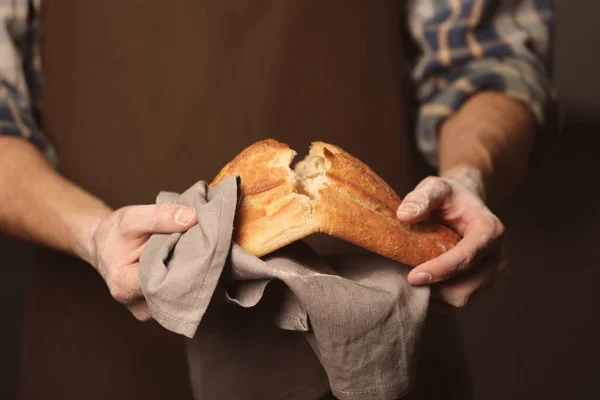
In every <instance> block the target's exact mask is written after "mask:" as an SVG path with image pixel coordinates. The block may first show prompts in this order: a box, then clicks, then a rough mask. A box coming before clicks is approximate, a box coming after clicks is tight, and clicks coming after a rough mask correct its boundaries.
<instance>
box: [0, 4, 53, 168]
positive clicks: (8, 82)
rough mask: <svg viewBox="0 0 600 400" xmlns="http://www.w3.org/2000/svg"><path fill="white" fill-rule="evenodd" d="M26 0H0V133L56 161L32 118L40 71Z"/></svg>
mask: <svg viewBox="0 0 600 400" xmlns="http://www.w3.org/2000/svg"><path fill="white" fill-rule="evenodd" d="M30 1H33V0H30ZM30 1H28V0H0V135H11V136H18V137H22V138H24V139H27V140H28V141H30V142H31V143H32V144H33V145H35V146H36V147H37V148H38V149H40V151H42V152H43V153H44V154H45V155H46V156H47V157H48V158H49V159H50V160H51V161H53V162H56V157H55V155H54V150H53V147H52V145H51V144H50V143H49V141H48V140H47V138H46V137H45V136H44V135H43V133H42V131H41V129H40V128H39V125H38V123H37V122H36V120H35V118H34V109H37V107H38V106H39V105H40V104H41V101H40V100H41V88H42V84H41V82H42V74H41V71H40V68H39V57H38V56H37V54H36V52H35V49H36V46H37V44H36V40H35V39H36V37H35V33H36V21H35V19H34V18H31V17H32V16H31V14H30V13H31V12H33V11H34V10H35V8H34V7H33V5H34V3H33V2H32V3H30Z"/></svg>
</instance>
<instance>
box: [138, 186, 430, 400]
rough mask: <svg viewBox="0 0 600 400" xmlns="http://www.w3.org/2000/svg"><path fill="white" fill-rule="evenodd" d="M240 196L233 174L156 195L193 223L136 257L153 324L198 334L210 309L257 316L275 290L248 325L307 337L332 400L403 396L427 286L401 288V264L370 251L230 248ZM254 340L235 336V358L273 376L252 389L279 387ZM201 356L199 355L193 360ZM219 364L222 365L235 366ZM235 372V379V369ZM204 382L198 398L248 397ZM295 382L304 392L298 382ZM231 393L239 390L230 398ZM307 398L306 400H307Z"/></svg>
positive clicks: (156, 238)
mask: <svg viewBox="0 0 600 400" xmlns="http://www.w3.org/2000/svg"><path fill="white" fill-rule="evenodd" d="M239 199H240V191H239V186H238V180H237V179H236V178H235V177H230V178H227V179H225V180H223V181H222V182H221V183H219V184H218V185H217V186H215V187H214V188H212V189H209V188H208V185H207V184H206V183H205V182H202V181H201V182H198V183H196V184H195V185H194V186H192V187H191V188H190V189H188V190H187V191H186V192H184V193H183V194H181V195H179V194H176V193H170V192H162V193H160V194H159V196H158V198H157V202H158V203H176V204H181V205H185V206H189V207H194V208H195V210H196V213H197V216H198V224H197V225H196V226H194V227H192V228H191V229H190V230H188V231H187V232H185V233H182V234H181V233H174V234H156V235H153V236H152V237H151V238H150V240H149V242H148V243H147V245H146V247H145V249H144V251H143V253H142V255H141V258H140V281H141V285H142V289H143V292H144V296H145V297H146V299H147V301H148V304H149V306H150V311H151V313H152V316H153V318H154V319H155V320H156V321H157V322H158V323H160V324H161V325H162V326H164V327H165V328H166V329H168V330H171V331H173V332H176V333H179V334H182V335H185V336H187V337H188V338H193V337H194V335H195V334H196V332H197V330H198V331H201V330H202V329H199V325H200V324H201V323H202V321H203V317H204V316H205V314H206V313H207V311H208V314H210V310H208V309H209V308H211V307H212V308H215V309H219V307H223V304H228V305H227V306H226V307H230V308H231V307H236V308H238V311H236V312H234V313H233V314H237V315H238V316H237V317H234V318H237V319H240V320H241V319H244V315H251V312H252V310H258V309H259V306H260V305H261V302H262V303H266V302H267V300H266V298H267V297H269V296H267V295H268V293H269V291H272V292H277V293H278V294H277V296H276V297H275V298H276V301H275V303H274V305H273V306H272V307H268V308H263V309H260V313H261V318H255V319H256V323H257V324H258V323H260V324H263V325H264V324H265V322H264V321H265V319H264V318H262V317H264V316H265V315H264V314H265V313H268V314H270V315H267V316H266V317H267V318H268V321H271V323H272V324H274V326H273V328H275V327H276V328H275V329H280V330H286V331H296V333H293V332H290V333H289V334H291V335H294V338H295V339H298V337H299V338H301V339H298V340H303V341H307V342H308V344H309V345H310V347H311V348H312V350H313V351H314V355H316V358H317V359H318V362H319V363H320V365H321V366H322V369H323V370H324V372H325V374H326V377H327V380H328V384H329V386H330V387H331V390H332V392H333V394H334V395H335V396H336V397H337V398H339V399H342V400H344V399H352V400H357V399H381V400H391V399H396V398H399V397H401V396H403V395H405V394H407V392H408V391H409V389H410V384H411V382H412V379H413V377H414V372H415V371H414V370H415V368H416V355H417V352H418V351H417V350H418V343H419V337H420V333H421V329H422V327H423V325H424V322H425V318H426V314H427V307H428V303H429V290H428V289H427V288H423V287H413V286H411V285H409V284H408V282H407V280H406V275H407V273H408V271H407V268H406V267H405V266H403V265H401V264H398V263H396V262H394V261H392V260H389V259H386V258H383V257H380V256H377V255H359V256H337V257H321V256H319V255H317V254H316V253H315V252H314V251H312V249H311V248H310V247H309V246H307V245H306V244H304V243H302V242H297V243H294V244H292V245H290V246H288V247H286V248H284V249H281V250H278V251H276V252H274V253H272V254H270V255H268V256H266V257H263V258H262V259H260V258H257V257H255V256H253V255H251V254H249V253H248V252H246V251H245V250H243V249H242V248H241V247H240V246H238V245H237V244H236V243H234V242H232V233H233V226H234V216H235V211H236V207H237V204H238V201H239ZM233 314H232V313H226V312H223V313H221V312H219V313H218V315H216V316H213V317H212V319H213V320H218V319H219V318H221V319H225V318H230V317H231V316H232V315H233ZM209 319H210V318H209ZM259 319H260V320H261V321H260V322H258V320H259ZM249 321H250V322H248V321H245V322H244V324H245V325H244V328H243V330H240V331H239V335H240V336H244V335H248V334H249V333H248V332H252V331H253V329H251V328H250V329H249V328H248V324H252V319H250V320H249ZM233 323H234V324H235V321H234V322H233ZM206 324H208V326H207V327H205V326H202V328H205V330H206V329H208V330H211V329H212V328H211V326H212V325H211V323H209V322H206ZM213 325H214V326H215V328H214V329H213V330H221V329H222V328H220V327H218V325H219V322H217V323H214V324H213ZM234 332H237V331H234ZM198 336H202V335H200V334H199V335H198ZM213 336H219V339H218V340H217V341H216V342H215V341H213V343H218V346H221V347H222V349H214V348H213V349H210V350H211V351H212V352H213V353H214V352H215V351H217V352H218V351H219V350H222V351H223V352H226V351H228V350H229V347H231V346H229V345H228V344H227V342H226V341H225V342H224V341H223V336H226V335H225V334H221V333H219V332H216V333H215V335H213ZM230 336H235V333H234V334H233V335H231V334H230ZM255 336H256V337H253V338H251V339H248V337H245V338H243V340H253V341H254V342H252V344H250V345H245V346H244V347H242V348H247V349H248V355H250V354H251V353H252V354H253V355H252V357H253V358H254V359H252V360H248V359H244V357H245V354H244V351H240V349H239V347H240V346H238V348H237V350H236V356H237V357H238V358H240V359H244V360H243V363H244V364H248V362H249V365H250V366H251V367H252V366H253V367H255V369H254V374H255V375H256V371H268V372H265V373H266V374H269V375H272V376H266V377H262V378H266V380H265V381H261V380H260V379H254V381H253V383H252V384H254V385H256V384H257V382H263V383H261V384H264V382H272V383H273V386H277V384H278V383H279V382H284V381H285V379H284V378H283V376H284V375H285V373H286V371H285V369H286V365H281V364H279V365H276V366H275V367H274V368H269V365H268V364H269V363H272V362H273V361H274V360H275V358H274V359H272V360H270V359H269V357H268V355H266V356H265V354H264V352H263V353H261V354H262V357H257V356H256V355H255V353H256V351H254V352H253V351H252V349H251V348H252V347H256V349H259V348H261V346H265V343H262V344H261V343H259V342H260V341H261V337H260V334H259V335H255ZM302 336H303V339H302ZM235 340H238V339H236V338H233V339H232V343H233V341H235ZM264 340H265V341H268V343H267V344H266V346H268V347H269V349H270V350H269V351H272V350H273V349H275V350H277V346H278V342H277V340H273V338H272V337H269V338H266V337H265V338H264ZM213 347H214V346H213ZM209 353H210V352H206V354H209ZM202 354H203V353H202V352H201V351H200V352H197V353H196V356H197V357H202ZM314 355H311V357H314ZM227 360H228V359H227V358H226V357H224V358H223V359H222V361H223V362H229V363H235V360H231V359H229V361H227ZM278 361H280V360H278ZM290 362H292V361H291V360H290ZM190 363H191V364H192V365H193V362H190ZM259 364H266V365H259ZM309 364H310V363H308V364H307V365H309ZM213 365H214V363H213ZM312 365H313V366H311V367H310V368H315V367H314V365H317V366H318V367H319V368H321V367H320V366H319V365H318V364H315V363H313V364H312ZM295 367H296V368H297V367H298V366H297V365H295ZM215 368H217V367H215ZM217 369H218V368H217ZM223 371H227V369H223ZM193 373H194V370H193V368H192V375H193ZM213 373H214V371H213ZM265 373H262V372H261V374H263V375H264V374H265ZM278 374H281V375H282V378H281V379H279V377H278ZM236 375H238V377H239V376H240V375H241V374H240V371H237V372H236ZM313 375H315V376H318V373H317V374H313ZM295 376H296V377H297V376H298V375H297V374H296V375H295ZM236 379H237V378H236ZM193 380H194V376H192V381H193ZM213 380H214V379H213ZM242 380H243V379H242ZM203 385H204V386H203V389H202V390H203V391H204V392H205V393H212V395H210V397H206V398H214V399H218V398H227V399H230V398H231V399H233V398H254V397H252V395H251V394H250V393H252V388H250V387H243V385H240V387H238V388H235V385H233V386H231V387H227V388H223V389H221V390H209V389H207V390H205V389H204V388H205V387H206V383H204V384H203ZM285 385H287V386H289V383H286V384H285ZM302 385H304V386H305V387H309V386H310V385H309V384H307V383H306V382H303V383H302ZM288 389H289V387H288ZM195 390H196V389H195ZM235 390H238V391H240V390H241V391H243V393H238V394H236V393H234V392H233V391H235ZM261 390H262V389H261ZM217 393H219V394H217ZM257 393H263V394H262V398H265V399H267V398H268V399H271V398H286V399H287V398H299V399H300V398H303V397H302V396H301V395H299V396H292V395H290V393H289V390H287V391H285V390H279V391H277V393H278V394H277V395H275V394H273V393H274V392H271V394H269V395H265V393H267V392H265V391H259V392H257ZM219 396H221V397H219ZM257 396H258V395H257ZM278 396H279V397H278ZM311 396H313V397H312V398H314V394H311ZM256 398H259V397H256ZM305 398H309V397H305Z"/></svg>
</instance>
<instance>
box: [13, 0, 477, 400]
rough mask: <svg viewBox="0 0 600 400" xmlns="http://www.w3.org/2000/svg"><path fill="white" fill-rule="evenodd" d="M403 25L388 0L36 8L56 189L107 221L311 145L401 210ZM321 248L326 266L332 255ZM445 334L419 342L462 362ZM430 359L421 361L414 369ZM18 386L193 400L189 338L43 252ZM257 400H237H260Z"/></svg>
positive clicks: (61, 1) (89, 272) (450, 364)
mask: <svg viewBox="0 0 600 400" xmlns="http://www.w3.org/2000/svg"><path fill="white" fill-rule="evenodd" d="M401 9H402V3H401V2H398V1H392V0H385V1H384V0H382V1H359V0H350V1H349V0H329V1H322V0H285V1H281V0H264V1H262V0H237V1H233V0H231V1H208V0H198V1H191V0H186V1H184V0H182V1H171V2H165V1H160V0H144V1H141V0H139V1H134V0H128V1H117V0H105V1H76V0H51V1H48V2H46V4H45V5H44V7H43V11H42V25H41V28H42V39H43V41H42V50H43V60H44V69H45V74H46V94H45V121H44V123H45V130H46V132H47V133H48V135H49V137H50V139H51V140H52V142H53V143H54V144H55V146H56V148H57V151H58V154H59V158H60V169H61V172H62V173H63V174H64V175H65V176H67V177H68V178H69V179H72V180H73V181H74V182H76V183H78V184H79V185H81V186H82V187H84V188H85V189H87V190H89V191H90V192H92V193H94V194H95V195H97V196H99V197H100V198H102V199H103V200H105V201H106V202H107V203H108V204H109V205H111V206H112V207H115V208H117V207H121V206H124V205H128V204H147V203H152V202H154V198H155V196H156V194H157V193H158V192H159V191H161V190H173V191H178V192H181V191H183V190H185V189H186V188H187V187H189V186H190V185H191V184H192V183H194V182H196V181H197V180H199V179H205V180H209V179H211V178H212V177H213V176H214V175H215V174H216V173H217V171H218V170H219V169H220V167H222V165H223V164H224V163H225V162H226V161H228V160H229V159H230V158H232V157H233V156H234V155H235V154H237V153H238V152H239V151H240V150H241V149H242V148H244V147H245V146H247V145H249V144H251V143H253V142H255V141H257V140H260V139H264V138H267V137H272V138H275V139H278V140H280V141H283V142H286V143H289V144H290V145H291V146H292V147H293V148H295V149H296V150H298V152H299V153H301V155H303V154H302V153H303V152H305V151H306V150H307V148H308V145H309V143H310V142H311V141H314V140H323V141H327V142H331V143H334V144H337V145H339V146H341V147H342V148H344V149H346V150H348V151H349V152H350V153H352V154H355V155H356V156H358V157H359V158H360V159H362V160H364V161H365V162H366V163H367V164H369V165H370V166H371V167H372V168H373V169H374V170H375V171H376V172H378V173H379V174H380V175H381V176H382V177H383V178H385V179H386V180H387V181H388V182H390V183H391V184H392V185H393V186H394V187H395V188H396V189H397V190H398V191H399V192H400V193H405V192H406V191H407V190H409V189H410V187H411V186H412V185H413V184H414V183H415V179H416V178H417V177H416V176H415V174H414V173H413V172H414V168H412V166H413V163H412V160H413V154H412V150H411V149H412V142H411V140H410V135H408V134H407V131H406V127H405V121H404V115H403V114H404V109H405V107H404V105H403V102H404V99H403V96H404V92H403V77H404V68H403V63H402V57H403V49H402V45H401V35H400V25H401V24H400V22H401V18H402V14H401ZM200 151H202V152H203V154H204V156H203V157H202V158H201V159H199V158H198V157H197V154H198V153H199V152H200ZM319 243H321V244H322V243H325V242H324V241H322V240H319V241H318V243H317V244H319ZM326 243H327V245H320V246H319V247H320V249H319V250H320V251H321V252H339V251H342V250H340V249H343V247H344V246H343V244H340V243H338V242H336V241H327V242H326ZM340 246H341V247H340ZM437 330H438V331H440V330H441V328H437ZM443 330H444V336H445V338H444V342H440V341H439V339H435V340H433V341H431V342H430V343H433V346H434V347H436V346H437V347H443V348H444V349H447V348H452V351H454V352H456V351H457V347H456V342H455V341H454V340H452V339H453V338H454V330H453V328H452V326H451V325H450V326H448V324H445V325H444V327H443ZM448 338H450V340H448ZM269 340H277V338H269ZM436 343H437V344H436ZM440 343H444V344H443V345H439V344H440ZM445 343H448V344H445ZM299 350H303V349H296V350H295V351H296V352H298V351H299ZM224 351H225V350H224ZM307 351H309V350H307ZM224 354H225V353H224ZM228 354H232V353H231V352H230V353H228ZM432 354H439V352H437V350H436V351H434V352H430V351H428V350H427V347H426V350H425V354H424V359H427V358H428V357H433V356H432ZM267 356H268V355H267ZM273 357H276V356H275V355H274V356H273ZM442 357H446V358H444V361H443V362H441V363H437V364H439V365H438V366H437V367H439V366H440V365H441V366H442V369H441V370H440V369H439V368H438V369H437V370H435V371H438V372H437V374H438V375H439V376H436V377H435V378H433V377H432V376H431V375H429V373H428V372H427V369H428V367H424V369H423V371H424V372H423V373H420V374H419V375H420V378H419V379H420V380H421V379H426V380H427V381H428V382H427V383H426V384H425V385H422V386H423V387H424V388H431V387H436V388H438V389H439V390H442V392H443V393H444V394H445V396H446V398H448V397H450V398H452V396H451V389H450V388H449V386H445V385H444V382H450V384H449V385H450V386H451V387H453V389H452V391H454V392H456V393H458V390H459V389H458V388H459V387H463V385H462V384H459V382H457V381H456V380H455V379H454V378H452V379H451V378H450V377H451V376H452V374H456V372H457V370H458V368H457V366H456V365H457V364H455V361H452V357H447V356H442ZM454 359H456V357H454ZM223 360H227V357H224V358H223ZM223 360H221V361H222V363H221V364H224V363H227V362H225V361H223ZM234 361H235V357H232V358H231V363H233V362H234ZM214 362H215V365H219V360H218V359H216V360H214ZM243 362H244V363H247V364H248V365H249V367H250V368H251V367H252V360H244V361H243ZM434 364H436V363H435V362H434ZM191 365H192V367H194V365H195V364H194V363H193V362H192V363H191ZM225 370H226V369H225ZM22 371H23V373H22V390H21V391H22V397H23V398H25V399H38V398H44V399H82V398H85V399H107V398H110V399H138V398H139V399H146V400H147V399H155V398H156V399H163V398H173V399H187V398H190V397H191V392H190V389H189V386H190V385H189V378H188V371H187V366H186V363H185V349H184V341H183V338H181V337H178V336H176V335H174V334H170V333H168V332H167V331H165V330H162V329H161V328H160V327H158V325H157V324H154V323H147V324H141V323H138V322H136V321H135V320H134V318H133V317H131V316H130V315H129V313H128V311H127V310H126V309H125V308H124V307H122V306H121V305H119V304H117V303H116V302H115V301H114V300H112V298H111V297H110V295H109V293H108V290H107V289H106V287H105V285H104V283H103V281H102V280H101V278H100V277H99V276H98V275H97V274H96V273H95V272H94V271H93V269H92V268H91V267H90V266H88V265H85V264H84V263H83V262H80V261H78V260H75V259H72V258H69V257H65V256H62V255H58V254H54V253H51V252H48V251H40V252H39V253H38V255H37V257H36V258H35V262H34V266H33V269H32V284H31V290H30V299H29V306H28V317H27V323H26V326H25V335H24V353H23V362H22ZM236 371H237V372H236V373H237V374H241V373H243V370H236ZM432 371H433V370H432ZM440 371H441V372H440ZM191 373H192V378H194V374H196V373H197V371H196V370H195V369H194V368H192V371H191ZM428 375H429V376H428ZM421 377H422V378H421ZM236 379H239V378H238V377H236V376H227V377H225V378H224V379H223V380H222V381H213V382H212V384H214V385H215V387H222V386H223V385H229V384H231V382H233V381H235V380H236ZM434 379H435V380H434ZM192 380H193V379H192ZM230 381H231V382H230ZM257 382H260V380H259V381H257ZM277 383H278V382H273V383H272V384H273V385H276V384H277ZM260 384H262V383H260ZM419 386H420V385H419V384H418V385H417V391H419V390H421V389H420V387H419ZM198 390H199V389H198V388H196V391H198ZM213 393H218V391H214V392H213ZM255 393H260V391H257V392H255ZM263 393H269V392H263ZM423 393H424V392H423ZM252 396H258V394H250V393H249V394H248V396H247V397H242V398H261V397H252ZM457 396H458V395H457ZM262 398H268V395H265V396H263V397H262ZM457 398H463V399H464V398H466V397H465V394H464V393H462V394H461V395H460V396H458V397H457Z"/></svg>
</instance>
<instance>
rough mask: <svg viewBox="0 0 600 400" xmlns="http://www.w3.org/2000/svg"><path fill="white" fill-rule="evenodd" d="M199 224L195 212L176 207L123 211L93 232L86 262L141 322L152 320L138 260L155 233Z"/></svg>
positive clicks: (168, 231)
mask: <svg viewBox="0 0 600 400" xmlns="http://www.w3.org/2000/svg"><path fill="white" fill-rule="evenodd" d="M196 222H197V218H196V213H195V211H194V209H193V208H187V207H183V206H179V205H175V204H160V205H141V206H128V207H123V208H121V209H119V210H117V211H115V212H113V213H112V214H110V215H108V216H107V217H106V218H104V219H103V220H102V221H101V222H100V223H99V224H98V227H97V228H96V229H95V231H94V232H93V234H92V236H91V237H90V240H89V245H88V246H87V247H88V248H87V251H86V253H87V254H86V256H85V258H86V259H88V261H89V262H90V263H91V264H92V265H93V266H94V268H96V270H97V271H98V272H99V273H100V275H102V277H103V278H104V281H105V282H106V284H107V285H108V288H109V290H110V294H111V295H112V296H113V298H114V299H115V300H117V301H118V302H119V303H121V304H123V305H125V306H126V307H127V308H128V309H129V311H131V313H132V314H133V315H134V316H135V318H137V319H138V320H140V321H147V320H149V319H151V316H150V310H149V309H148V304H147V303H146V300H145V299H144V296H143V294H142V289H141V287H140V281H139V278H138V270H139V257H140V255H141V253H142V250H143V249H144V246H145V245H146V243H147V241H148V239H149V238H150V236H151V235H152V234H153V233H175V232H184V231H186V230H188V229H189V228H191V227H192V226H193V225H195V224H196Z"/></svg>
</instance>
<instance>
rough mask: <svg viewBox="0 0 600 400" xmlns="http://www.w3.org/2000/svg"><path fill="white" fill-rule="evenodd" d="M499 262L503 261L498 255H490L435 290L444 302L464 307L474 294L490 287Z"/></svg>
mask: <svg viewBox="0 0 600 400" xmlns="http://www.w3.org/2000/svg"><path fill="white" fill-rule="evenodd" d="M501 263H505V261H503V260H502V259H501V258H500V257H490V258H489V259H486V261H485V262H484V263H483V264H482V265H481V266H480V267H479V268H477V269H475V270H473V271H471V272H470V273H467V274H465V275H463V276H459V277H457V278H456V279H454V280H451V281H448V282H444V283H442V284H440V285H439V286H438V287H436V288H435V291H436V292H437V295H438V296H439V297H440V298H441V299H442V300H443V301H445V302H446V303H448V304H450V305H452V306H454V307H464V306H465V305H466V304H467V303H468V302H469V301H470V300H472V299H473V297H474V296H475V295H477V294H479V293H481V292H483V291H485V290H486V289H489V288H490V287H492V285H493V283H494V279H495V277H496V273H497V272H498V270H499V265H500V264H501Z"/></svg>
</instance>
